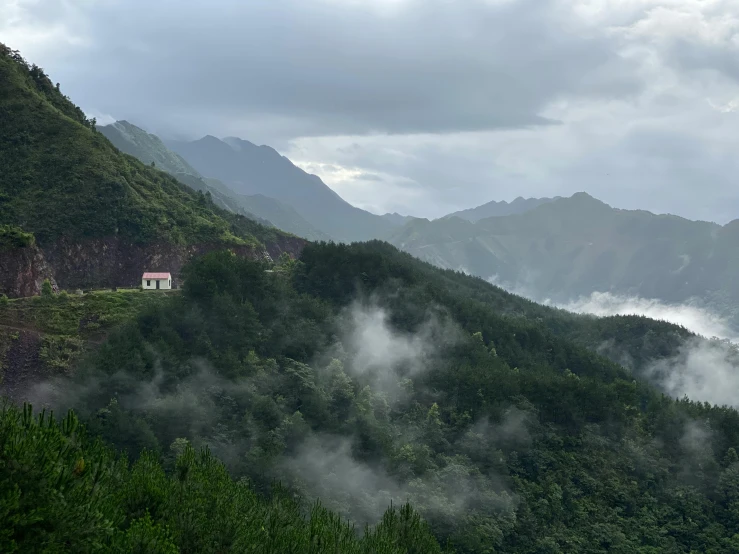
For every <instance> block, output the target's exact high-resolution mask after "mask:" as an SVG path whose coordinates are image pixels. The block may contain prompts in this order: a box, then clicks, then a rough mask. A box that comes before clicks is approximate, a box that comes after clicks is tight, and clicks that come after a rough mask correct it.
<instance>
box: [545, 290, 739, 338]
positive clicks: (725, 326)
mask: <svg viewBox="0 0 739 554" xmlns="http://www.w3.org/2000/svg"><path fill="white" fill-rule="evenodd" d="M543 303H544V304H546V305H550V306H555V307H557V308H562V309H563V310H567V311H569V312H574V313H586V314H592V315H596V316H598V317H608V316H613V315H642V316H645V317H648V318H651V319H656V320H662V321H667V322H669V323H674V324H675V325H680V326H682V327H685V328H686V329H688V330H689V331H692V332H693V333H695V334H696V335H701V336H703V337H717V338H719V339H728V340H731V341H733V342H736V341H737V339H738V338H739V333H737V332H736V331H735V330H734V329H733V328H732V327H731V324H730V323H729V321H728V320H727V319H726V318H724V317H721V316H720V315H718V314H716V313H713V312H711V311H710V310H709V309H707V308H703V307H700V306H698V305H696V304H689V303H688V304H667V303H664V302H662V301H660V300H657V299H655V298H641V297H638V296H622V295H616V294H611V293H610V292H593V293H591V294H590V295H589V296H581V297H580V298H578V299H576V300H572V301H570V302H566V303H554V302H552V301H551V300H548V299H544V300H543Z"/></svg>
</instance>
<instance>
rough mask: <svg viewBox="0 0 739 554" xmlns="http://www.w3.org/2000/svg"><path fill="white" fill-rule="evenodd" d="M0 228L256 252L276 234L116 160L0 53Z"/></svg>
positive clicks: (47, 238)
mask: <svg viewBox="0 0 739 554" xmlns="http://www.w3.org/2000/svg"><path fill="white" fill-rule="evenodd" d="M0 167H2V171H1V172H0V221H2V222H3V223H4V224H12V225H15V226H17V227H20V228H21V229H23V230H24V231H26V232H31V233H33V234H34V235H35V237H36V241H37V243H38V244H39V245H41V246H44V245H45V244H48V243H50V242H52V241H54V240H56V239H58V238H60V237H66V238H68V239H72V240H75V239H81V238H89V237H111V236H116V237H121V238H123V239H126V240H130V241H132V242H151V241H155V240H159V241H168V242H173V243H194V242H222V243H224V244H258V243H259V242H260V241H261V242H264V241H268V240H271V239H272V238H273V237H274V236H275V234H276V233H277V231H275V230H271V229H267V228H265V227H263V226H261V225H258V224H256V223H254V222H252V221H250V220H249V219H247V218H245V217H243V216H236V215H231V214H228V213H227V212H224V211H222V210H219V209H218V208H216V207H215V206H214V205H213V204H212V203H211V202H209V201H207V199H206V198H205V196H204V195H203V194H202V193H200V195H198V194H197V193H195V192H194V191H193V190H192V189H190V188H189V187H185V186H183V185H182V184H180V183H178V182H177V180H176V179H175V178H174V177H171V176H169V175H168V174H166V173H163V172H161V171H159V170H156V169H154V168H152V167H148V166H145V165H143V164H142V163H140V162H139V161H138V160H136V159H134V158H133V157H130V156H127V155H124V154H121V153H120V152H119V151H118V150H117V149H116V148H115V147H114V146H113V145H112V144H111V143H110V142H109V141H108V140H107V139H106V138H105V137H104V136H103V135H102V134H100V133H98V132H96V130H95V125H94V122H93V121H90V120H88V119H87V118H86V117H85V115H84V114H83V113H82V111H81V110H80V109H79V108H78V107H77V106H75V105H74V104H73V103H72V102H71V101H70V100H69V99H68V98H67V97H65V96H64V95H63V94H62V93H61V92H60V91H59V89H58V87H56V86H54V85H53V84H52V83H51V81H50V80H49V78H48V77H47V76H46V75H45V74H44V72H43V71H42V70H41V68H39V67H37V66H36V65H29V64H28V63H27V62H25V61H24V60H23V59H22V58H21V57H20V55H19V54H18V53H17V52H14V51H12V50H10V49H9V48H8V47H6V46H4V45H2V44H0Z"/></svg>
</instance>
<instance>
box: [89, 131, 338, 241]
mask: <svg viewBox="0 0 739 554" xmlns="http://www.w3.org/2000/svg"><path fill="white" fill-rule="evenodd" d="M98 130H99V131H100V132H101V133H102V134H104V135H105V136H106V137H107V138H108V140H110V141H111V142H112V143H113V144H114V145H115V147H116V148H118V149H119V150H121V151H122V152H125V153H126V154H130V155H132V156H134V157H136V158H137V159H139V160H140V161H142V162H143V163H145V164H147V165H150V164H152V163H153V164H154V167H157V168H159V169H162V170H164V171H166V172H168V173H170V174H172V175H173V176H174V177H175V178H176V179H177V180H179V181H180V182H181V183H183V184H185V185H187V186H189V187H192V188H193V189H195V190H200V191H203V192H209V193H210V194H211V196H212V198H213V201H214V202H215V203H216V205H218V206H220V207H221V208H224V209H226V210H229V211H232V212H234V213H240V214H243V215H245V216H246V217H249V218H251V219H253V220H255V221H257V222H258V223H261V224H262V225H267V226H270V227H271V226H275V227H277V228H279V229H282V230H283V231H287V232H288V233H293V234H295V235H297V236H300V237H303V238H306V239H308V240H328V238H329V236H328V235H326V234H325V233H322V232H321V231H319V230H318V229H316V228H315V227H314V226H313V225H311V224H310V223H308V222H307V221H305V219H303V218H302V217H301V216H300V215H299V214H298V213H297V212H296V211H295V210H293V209H292V207H290V206H288V205H286V204H284V203H280V202H279V201H278V200H274V199H270V198H267V197H265V196H263V195H259V197H254V196H247V195H240V194H238V193H236V192H234V191H233V190H231V189H230V188H229V187H228V186H226V185H225V184H224V183H222V182H221V181H219V180H218V179H211V178H208V177H204V176H203V175H201V174H200V172H198V171H197V170H196V169H195V168H194V167H192V166H191V165H190V164H188V163H187V162H186V161H185V160H184V159H183V158H182V156H180V155H179V154H177V153H176V152H173V151H172V150H170V149H169V148H167V146H166V145H165V144H164V142H163V141H162V140H161V139H160V138H159V137H158V136H156V135H154V134H151V133H148V132H146V131H144V130H143V129H141V128H139V127H137V126H136V125H133V124H131V123H129V122H128V121H116V122H115V123H112V124H110V125H104V126H99V127H98Z"/></svg>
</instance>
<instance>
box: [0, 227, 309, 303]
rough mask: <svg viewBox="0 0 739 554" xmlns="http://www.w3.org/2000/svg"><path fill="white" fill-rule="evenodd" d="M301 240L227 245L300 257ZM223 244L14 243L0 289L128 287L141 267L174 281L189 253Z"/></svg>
mask: <svg viewBox="0 0 739 554" xmlns="http://www.w3.org/2000/svg"><path fill="white" fill-rule="evenodd" d="M305 244H306V241H305V240H303V239H301V238H297V237H279V238H278V240H277V241H275V242H273V243H270V244H268V245H267V246H266V248H265V249H259V248H254V247H251V246H231V247H229V249H230V250H232V251H233V252H234V253H236V254H237V255H239V256H244V257H246V258H250V259H255V260H257V259H263V260H269V259H276V258H277V257H279V255H280V254H282V253H283V252H287V253H288V254H290V256H292V257H293V258H295V257H298V256H300V253H301V251H302V249H303V246H304V245H305ZM221 248H224V247H223V245H221V244H217V243H212V244H196V245H188V246H182V245H174V244H169V243H158V244H156V243H155V244H143V245H142V244H132V243H129V242H125V241H122V240H121V239H119V238H116V237H112V238H106V239H89V240H84V241H74V242H72V241H68V240H66V239H60V240H58V241H57V242H55V243H54V244H51V245H48V246H45V247H43V248H41V249H40V248H36V247H32V248H19V249H15V250H10V251H5V252H2V253H0V294H6V295H8V296H9V297H11V298H15V297H19V296H33V295H36V294H39V293H40V291H41V285H42V283H43V282H44V279H47V278H48V279H49V280H50V281H51V282H52V285H54V286H56V285H58V287H59V288H60V289H66V290H74V289H78V288H79V289H84V288H108V287H133V286H137V285H138V284H139V283H140V282H141V274H142V273H143V272H144V271H167V272H170V273H172V278H173V279H174V281H175V283H177V282H178V278H179V275H180V270H181V269H182V266H183V265H185V263H186V262H187V261H188V260H189V259H190V258H192V257H193V256H199V255H202V254H205V253H207V252H210V251H213V250H217V249H221Z"/></svg>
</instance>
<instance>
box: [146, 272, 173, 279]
mask: <svg viewBox="0 0 739 554" xmlns="http://www.w3.org/2000/svg"><path fill="white" fill-rule="evenodd" d="M171 278H172V274H171V273H144V276H143V277H142V279H171Z"/></svg>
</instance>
